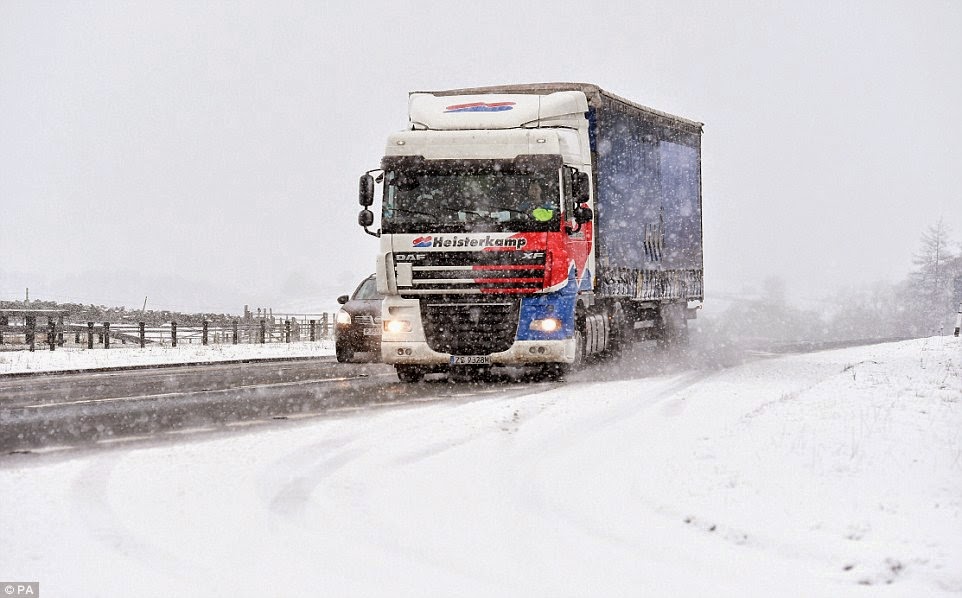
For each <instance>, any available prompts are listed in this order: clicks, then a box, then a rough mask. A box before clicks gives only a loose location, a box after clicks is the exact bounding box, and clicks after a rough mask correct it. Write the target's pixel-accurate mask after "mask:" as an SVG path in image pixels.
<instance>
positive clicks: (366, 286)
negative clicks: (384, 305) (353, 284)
mask: <svg viewBox="0 0 962 598" xmlns="http://www.w3.org/2000/svg"><path fill="white" fill-rule="evenodd" d="M353 298H354V299H360V300H362V301H363V300H367V299H380V298H381V295H380V293H378V292H377V280H376V279H375V278H374V277H373V276H372V277H371V278H368V279H367V280H365V281H364V282H362V283H361V286H359V287H357V290H356V291H354V297H353Z"/></svg>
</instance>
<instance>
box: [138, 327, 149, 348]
mask: <svg viewBox="0 0 962 598" xmlns="http://www.w3.org/2000/svg"><path fill="white" fill-rule="evenodd" d="M137 328H139V329H140V348H141V349H143V348H144V347H146V346H147V333H146V331H145V330H144V322H138V323H137Z"/></svg>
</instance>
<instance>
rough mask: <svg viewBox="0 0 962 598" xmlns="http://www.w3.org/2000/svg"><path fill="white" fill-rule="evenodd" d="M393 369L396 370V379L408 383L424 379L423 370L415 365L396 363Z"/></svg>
mask: <svg viewBox="0 0 962 598" xmlns="http://www.w3.org/2000/svg"><path fill="white" fill-rule="evenodd" d="M394 371H395V372H397V377H398V380H400V381H401V382H405V383H408V384H413V383H415V382H420V381H421V380H423V379H424V370H422V369H421V368H419V367H418V366H416V365H396V366H394Z"/></svg>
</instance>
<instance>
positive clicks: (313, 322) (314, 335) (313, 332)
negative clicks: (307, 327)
mask: <svg viewBox="0 0 962 598" xmlns="http://www.w3.org/2000/svg"><path fill="white" fill-rule="evenodd" d="M316 325H317V320H311V342H312V343H313V342H314V341H316V340H317V334H316V331H315V330H314V326H316Z"/></svg>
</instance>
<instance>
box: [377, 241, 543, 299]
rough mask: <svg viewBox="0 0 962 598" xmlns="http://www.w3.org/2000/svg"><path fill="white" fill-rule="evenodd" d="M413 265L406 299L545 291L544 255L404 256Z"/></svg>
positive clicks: (468, 253) (462, 253)
mask: <svg viewBox="0 0 962 598" xmlns="http://www.w3.org/2000/svg"><path fill="white" fill-rule="evenodd" d="M396 258H397V260H398V261H399V262H401V261H403V262H406V263H410V264H411V265H412V273H413V279H412V287H411V288H410V289H403V290H402V294H404V295H426V294H447V293H458V294H478V293H492V294H525V293H534V292H536V291H539V290H541V289H543V288H544V270H545V253H544V251H523V250H518V251H450V252H440V251H439V252H425V253H413V252H412V253H402V254H397V256H396Z"/></svg>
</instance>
